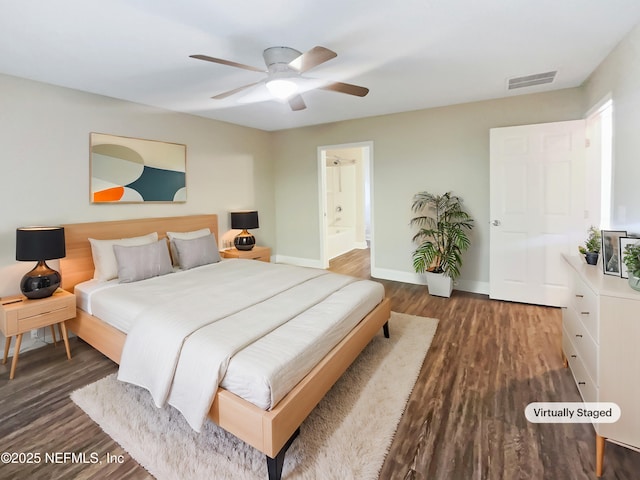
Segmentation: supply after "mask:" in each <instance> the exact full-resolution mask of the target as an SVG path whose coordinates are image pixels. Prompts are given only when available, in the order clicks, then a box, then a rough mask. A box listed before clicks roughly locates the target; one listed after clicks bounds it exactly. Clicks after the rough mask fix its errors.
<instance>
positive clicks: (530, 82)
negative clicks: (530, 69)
mask: <svg viewBox="0 0 640 480" xmlns="http://www.w3.org/2000/svg"><path fill="white" fill-rule="evenodd" d="M556 73H558V72H557V71H553V72H544V73H536V74H534V75H526V76H524V77H514V78H510V79H509V84H508V86H507V89H508V90H514V89H516V88H523V87H533V86H534V85H543V84H545V83H551V82H553V80H554V79H555V78H556Z"/></svg>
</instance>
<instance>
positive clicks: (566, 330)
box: [562, 307, 598, 384]
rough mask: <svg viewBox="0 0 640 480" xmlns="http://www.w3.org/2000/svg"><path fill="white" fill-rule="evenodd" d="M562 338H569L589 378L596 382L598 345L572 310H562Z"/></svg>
mask: <svg viewBox="0 0 640 480" xmlns="http://www.w3.org/2000/svg"><path fill="white" fill-rule="evenodd" d="M562 336H563V337H565V336H567V337H569V339H570V340H571V343H572V344H573V345H574V348H575V353H576V354H577V355H578V356H579V357H580V360H581V361H582V363H583V364H584V367H585V368H586V370H587V373H588V374H589V376H590V377H591V378H592V379H594V380H595V381H596V384H597V382H598V345H597V344H596V343H595V341H594V340H593V338H591V335H590V334H589V332H588V331H587V328H586V326H585V325H584V323H583V322H582V321H581V317H580V318H579V316H578V314H577V313H576V312H575V311H574V310H573V308H571V307H569V308H565V309H563V310H562ZM563 345H564V343H563Z"/></svg>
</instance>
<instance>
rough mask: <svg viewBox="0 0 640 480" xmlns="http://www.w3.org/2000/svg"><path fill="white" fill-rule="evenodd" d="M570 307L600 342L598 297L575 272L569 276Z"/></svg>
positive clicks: (597, 341) (592, 335)
mask: <svg viewBox="0 0 640 480" xmlns="http://www.w3.org/2000/svg"><path fill="white" fill-rule="evenodd" d="M571 277H572V278H571V290H570V295H571V299H570V307H572V308H573V309H574V310H575V311H576V313H577V314H578V315H579V317H580V320H581V321H582V323H583V324H584V325H585V327H587V330H588V331H589V333H590V334H591V337H592V338H593V339H594V340H595V341H596V343H600V321H599V320H600V319H599V308H598V297H597V296H596V294H595V293H594V292H593V290H591V289H590V288H589V287H587V285H586V284H585V283H584V281H582V279H581V278H580V277H578V275H576V274H575V273H574V274H573V275H572V276H571Z"/></svg>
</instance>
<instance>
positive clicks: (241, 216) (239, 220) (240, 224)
mask: <svg viewBox="0 0 640 480" xmlns="http://www.w3.org/2000/svg"><path fill="white" fill-rule="evenodd" d="M231 228H232V229H233V230H242V232H240V233H239V234H238V235H237V236H236V238H234V239H233V244H234V245H235V247H236V248H237V249H238V250H251V249H252V248H253V246H254V245H255V244H256V239H255V237H254V236H253V235H251V234H250V233H249V232H248V230H249V229H250V228H260V226H259V225H258V212H257V211H255V210H251V211H248V210H247V211H242V212H231Z"/></svg>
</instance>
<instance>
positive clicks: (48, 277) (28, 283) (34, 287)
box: [20, 260, 62, 299]
mask: <svg viewBox="0 0 640 480" xmlns="http://www.w3.org/2000/svg"><path fill="white" fill-rule="evenodd" d="M61 281H62V277H61V275H60V274H59V273H58V272H56V271H55V270H53V269H51V268H49V266H48V265H47V263H46V262H45V261H44V260H41V261H39V262H38V264H37V265H36V266H35V268H34V269H33V270H31V271H30V272H27V273H26V274H25V276H24V277H22V281H21V282H20V290H21V291H22V294H23V295H24V296H25V297H27V298H31V299H36V298H46V297H50V296H51V295H53V292H55V291H56V290H57V289H58V287H60V282H61Z"/></svg>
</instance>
